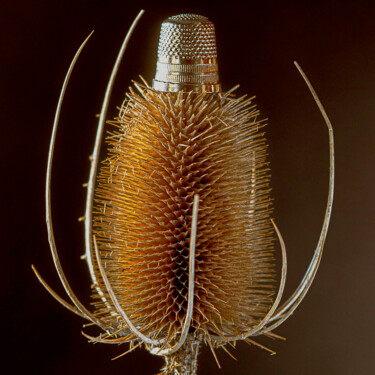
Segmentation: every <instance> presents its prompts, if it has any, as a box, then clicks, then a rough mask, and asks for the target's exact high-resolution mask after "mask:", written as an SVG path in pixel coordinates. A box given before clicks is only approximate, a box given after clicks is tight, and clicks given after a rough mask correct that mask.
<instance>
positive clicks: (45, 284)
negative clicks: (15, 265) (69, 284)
mask: <svg viewBox="0 0 375 375" xmlns="http://www.w3.org/2000/svg"><path fill="white" fill-rule="evenodd" d="M31 268H32V270H33V271H34V273H35V276H36V277H37V279H38V280H39V282H40V283H41V284H42V285H43V286H44V287H45V288H46V289H47V291H48V292H49V294H51V296H52V297H53V298H55V299H56V300H57V301H58V302H60V303H61V304H62V305H63V306H64V307H65V308H67V309H68V310H69V311H71V312H73V313H74V314H77V315H78V316H80V317H81V318H84V319H85V318H86V317H85V315H83V314H82V312H81V311H79V310H78V309H77V308H76V307H74V306H72V305H71V304H70V303H68V302H66V301H65V300H64V299H63V298H61V297H60V296H59V295H58V294H57V293H56V292H55V291H54V290H53V289H52V288H51V287H50V286H49V285H48V284H47V282H46V281H45V280H44V279H43V278H42V276H40V274H39V272H38V271H37V269H36V268H35V267H34V265H31Z"/></svg>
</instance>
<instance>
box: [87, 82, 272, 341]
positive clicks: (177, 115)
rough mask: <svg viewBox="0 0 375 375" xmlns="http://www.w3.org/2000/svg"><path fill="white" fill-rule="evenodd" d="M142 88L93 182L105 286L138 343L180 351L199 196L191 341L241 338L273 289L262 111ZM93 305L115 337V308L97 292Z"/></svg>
mask: <svg viewBox="0 0 375 375" xmlns="http://www.w3.org/2000/svg"><path fill="white" fill-rule="evenodd" d="M138 87H139V90H140V94H136V93H135V92H133V90H131V92H130V93H129V94H128V101H127V102H126V103H125V104H124V106H123V107H122V108H121V112H120V118H119V119H118V120H117V121H116V122H115V126H116V130H115V131H114V132H113V133H112V134H111V136H110V137H109V138H108V140H107V141H108V143H109V145H110V150H109V156H108V158H107V159H106V160H105V161H104V162H103V165H102V168H101V171H100V175H99V177H98V189H97V192H96V212H95V216H94V230H95V235H96V237H97V240H98V245H99V249H100V254H101V258H102V262H103V264H104V265H105V270H106V273H107V276H108V279H109V280H110V283H111V285H112V288H113V290H114V292H115V294H116V296H117V299H118V301H119V302H120V305H121V306H122V308H123V310H125V311H126V313H127V314H128V316H129V318H130V319H131V321H132V322H133V324H134V325H135V326H136V327H138V329H140V331H141V332H142V333H144V334H145V335H147V336H149V337H152V338H163V337H168V339H167V341H168V343H171V344H172V343H173V342H175V341H176V340H177V339H178V334H179V333H181V328H182V325H183V322H184V318H185V315H186V309H187V296H188V272H189V269H188V268H189V267H188V265H189V261H188V258H189V238H190V229H191V215H192V204H193V196H194V195H195V194H199V196H200V207H199V213H198V229H197V242H196V259H195V269H196V270H195V294H194V310H193V319H192V324H191V332H195V333H196V334H198V335H204V336H205V337H206V338H209V337H210V335H219V336H221V335H225V336H228V335H230V336H232V335H238V334H240V333H242V332H244V331H246V330H248V329H249V327H251V326H253V325H254V324H255V323H256V322H258V321H259V320H260V319H261V318H262V317H264V315H265V314H266V313H267V311H268V310H269V308H270V306H271V304H272V296H273V287H274V259H273V250H272V249H273V246H272V242H273V238H272V229H271V226H270V225H271V224H270V220H269V215H270V212H271V199H270V196H269V192H270V187H269V170H268V163H267V160H266V159H267V158H266V156H267V155H266V144H265V140H264V137H263V133H260V132H259V128H261V127H262V126H261V124H260V122H259V121H258V120H257V117H258V114H259V113H258V111H257V110H256V108H255V106H254V105H252V104H251V101H250V100H249V99H247V100H246V99H245V98H240V99H234V98H232V97H229V96H225V95H220V94H207V93H193V92H190V93H183V92H179V93H163V92H158V91H155V90H153V89H151V88H149V87H143V86H142V87H141V86H138ZM97 274H98V275H97V277H98V279H99V286H100V289H101V290H105V287H104V286H103V283H102V281H101V278H100V276H99V272H97ZM94 300H95V305H96V309H97V310H96V314H97V315H98V316H100V317H102V318H103V319H104V320H105V321H106V322H107V323H108V324H109V325H110V326H111V327H113V328H116V327H118V326H119V323H118V320H119V317H118V315H117V313H116V312H115V309H114V308H113V307H112V306H111V304H110V303H109V302H106V301H105V300H104V299H103V298H102V296H100V295H99V294H98V293H97V292H95V293H94ZM107 300H108V301H109V298H107Z"/></svg>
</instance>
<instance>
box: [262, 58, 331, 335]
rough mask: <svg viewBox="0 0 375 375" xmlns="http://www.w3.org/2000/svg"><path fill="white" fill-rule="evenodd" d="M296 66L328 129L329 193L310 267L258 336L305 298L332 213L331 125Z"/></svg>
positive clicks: (278, 322) (317, 264) (319, 257)
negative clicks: (269, 323) (270, 322)
mask: <svg viewBox="0 0 375 375" xmlns="http://www.w3.org/2000/svg"><path fill="white" fill-rule="evenodd" d="M294 64H295V65H296V67H297V69H298V71H299V72H300V74H301V76H302V78H303V79H304V81H305V82H306V84H307V86H308V88H309V90H310V92H311V94H312V96H313V98H314V100H315V102H316V104H317V105H318V108H319V110H320V112H321V114H322V116H323V118H324V121H325V123H326V125H327V128H328V136H329V157H330V173H329V192H328V200H327V207H326V212H325V216H324V221H323V227H322V230H321V233H320V236H319V241H318V245H317V247H316V249H315V252H314V256H313V258H312V260H311V262H310V265H309V267H308V270H307V272H306V274H305V275H304V277H303V279H302V281H301V283H300V284H299V286H298V288H297V289H296V290H295V292H294V293H293V294H292V296H291V297H290V298H289V299H288V300H287V301H286V302H285V303H284V304H283V305H282V306H281V307H280V308H279V309H278V310H277V312H276V314H275V315H274V317H273V318H272V319H271V321H276V322H275V323H274V324H272V325H270V326H268V327H266V329H264V330H262V331H261V332H260V334H263V333H266V332H268V331H271V330H273V329H275V328H276V327H278V326H279V325H280V324H281V323H283V322H284V321H285V320H286V319H288V318H289V317H290V315H291V314H293V312H294V310H295V309H296V308H297V306H298V305H299V304H300V303H301V301H302V300H303V298H304V297H305V295H306V293H307V291H308V290H309V288H310V286H311V284H312V282H313V280H314V277H315V275H316V272H317V270H318V267H319V263H320V260H321V257H322V253H323V246H324V242H325V240H326V237H327V232H328V226H329V221H330V218H331V212H332V204H333V193H334V177H335V156H334V155H335V153H334V139H333V128H332V125H331V122H330V120H329V118H328V116H327V113H326V111H325V110H324V107H323V105H322V103H321V101H320V100H319V98H318V95H317V94H316V92H315V90H314V88H313V87H312V85H311V83H310V81H309V80H308V78H307V77H306V75H305V73H304V72H303V70H302V69H301V67H300V66H299V65H298V64H297V62H294Z"/></svg>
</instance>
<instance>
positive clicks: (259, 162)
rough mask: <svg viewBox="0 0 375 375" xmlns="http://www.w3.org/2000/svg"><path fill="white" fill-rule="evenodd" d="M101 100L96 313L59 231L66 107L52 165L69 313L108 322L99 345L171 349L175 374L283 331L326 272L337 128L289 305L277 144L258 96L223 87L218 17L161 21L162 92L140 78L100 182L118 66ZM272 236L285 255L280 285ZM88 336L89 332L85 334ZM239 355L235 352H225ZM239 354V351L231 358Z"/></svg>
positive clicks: (91, 209)
mask: <svg viewBox="0 0 375 375" xmlns="http://www.w3.org/2000/svg"><path fill="white" fill-rule="evenodd" d="M141 14H142V12H141V13H140V14H139V15H138V17H137V18H136V20H135V21H134V23H133V25H132V27H131V28H130V30H129V32H128V35H127V37H126V38H125V42H124V44H123V47H122V49H121V51H120V53H119V57H118V60H117V61H116V64H115V67H114V70H113V73H112V76H111V79H110V81H109V84H108V89H107V92H106V95H105V98H104V101H103V108H102V111H101V115H100V119H99V125H98V132H97V138H96V143H95V148H94V152H93V158H92V167H91V172H90V180H89V183H88V195H87V209H86V214H85V232H86V258H87V261H88V265H89V269H90V274H91V277H92V281H93V296H92V297H93V301H94V306H95V310H94V312H90V311H88V310H87V309H86V308H85V307H84V306H83V305H82V304H81V303H80V302H79V300H78V298H77V297H76V296H75V294H74V293H73V291H72V289H71V287H70V286H69V284H68V282H67V280H66V278H65V275H64V272H63V270H62V268H61V265H60V262H59V258H58V254H57V250H56V246H55V241H54V236H53V228H52V219H51V207H50V180H51V179H50V175H51V165H52V155H53V147H54V140H55V134H56V129H57V124H58V118H59V112H60V108H61V102H62V98H63V95H64V91H65V88H66V85H67V81H68V78H69V76H70V73H71V70H72V68H73V66H74V63H75V61H76V59H77V57H78V55H79V52H80V50H81V49H82V48H83V46H84V44H85V43H86V41H85V42H84V44H83V45H82V46H81V48H80V50H79V51H78V52H77V55H76V57H75V58H74V60H73V63H72V65H71V67H70V69H69V71H68V74H67V79H66V81H65V82H64V86H63V89H62V94H61V98H60V101H59V105H58V110H57V112H56V118H55V123H54V130H53V135H52V140H51V148H50V155H49V163H48V169H47V188H46V202H47V227H48V232H49V240H50V244H51V251H52V255H53V259H54V262H55V266H56V268H57V271H58V274H59V276H60V279H61V281H62V283H63V285H64V287H65V289H66V291H67V293H68V295H69V297H70V298H71V300H72V302H73V305H71V304H70V303H68V302H66V301H65V300H63V299H62V298H61V297H59V296H58V295H57V294H56V293H55V292H53V290H52V289H51V288H50V287H49V286H48V285H47V284H46V283H45V282H44V280H43V279H42V278H41V277H40V276H39V274H38V273H37V272H36V270H35V269H34V271H35V272H36V273H37V276H38V278H39V279H40V281H41V282H42V283H43V285H44V286H45V287H46V288H47V289H48V290H49V292H50V293H51V294H52V295H53V296H54V297H55V298H56V299H58V300H59V302H61V303H62V304H63V305H64V306H65V307H67V308H68V309H70V310H71V311H73V312H75V313H76V314H78V315H80V316H82V317H83V318H85V319H88V320H89V321H91V322H92V323H94V324H96V325H97V326H99V327H101V328H102V329H103V330H104V331H105V332H106V334H105V335H104V336H103V335H100V336H99V337H97V338H94V337H90V336H88V337H90V339H91V340H92V341H97V342H108V343H130V349H131V350H132V349H134V348H135V347H137V346H140V345H144V346H145V347H146V348H147V349H148V350H149V351H150V352H151V353H152V354H155V355H160V356H164V357H165V359H166V365H165V367H164V368H163V373H164V374H195V373H196V371H197V355H198V349H199V345H200V344H201V343H205V344H207V345H209V346H210V348H211V349H212V352H213V354H214V356H215V358H216V354H215V348H218V347H221V348H223V349H224V350H225V351H227V348H226V344H231V343H232V342H235V341H237V340H247V341H248V342H251V343H254V344H256V342H254V341H252V340H251V339H250V337H251V336H257V335H262V334H265V335H268V336H273V337H278V336H277V335H275V334H274V333H272V330H273V329H274V328H276V327H277V326H278V325H279V324H281V323H282V322H283V321H285V320H286V319H287V318H288V317H289V316H290V315H291V314H292V313H293V311H294V310H295V309H296V307H297V306H298V304H299V303H300V302H301V300H302V299H303V297H304V296H305V294H306V292H307V290H308V288H309V287H310V285H311V283H312V280H313V278H314V276H315V274H316V271H317V268H318V266H319V262H320V258H321V254H322V250H323V244H324V240H325V236H326V234H327V230H328V223H329V218H330V212H331V206H332V199H333V135H332V127H331V125H330V122H329V120H328V118H327V116H326V114H325V112H324V109H323V108H322V106H321V104H320V101H319V99H318V98H317V97H316V94H315V92H314V91H313V89H312V87H311V85H310V84H309V82H308V80H307V78H306V77H305V75H304V74H303V72H302V71H301V70H300V68H299V66H298V65H297V67H298V69H299V70H300V72H301V74H302V76H303V77H304V79H305V80H306V82H307V84H308V86H309V88H310V90H311V92H312V94H313V96H314V98H315V100H316V102H317V104H318V106H319V108H320V110H321V112H322V114H323V116H324V118H325V120H326V123H327V126H328V129H329V136H330V151H331V153H330V156H331V164H330V167H331V174H330V190H329V197H328V204H327V211H326V216H325V218H324V223H323V228H322V233H321V236H320V239H319V243H318V246H317V249H316V251H315V253H314V256H313V259H312V261H311V264H310V266H309V269H308V271H307V272H306V275H305V276H304V278H303V280H302V281H301V283H300V285H299V286H298V288H297V290H296V291H295V292H294V293H293V294H292V296H291V297H290V298H289V299H288V300H286V302H285V303H284V304H283V305H282V306H281V307H278V305H279V302H280V300H281V296H282V293H283V289H284V284H285V278H286V251H285V246H284V243H283V240H282V238H281V235H280V233H279V231H278V229H277V227H276V225H275V224H274V222H273V220H272V219H271V217H270V215H271V212H272V205H271V198H270V174H269V163H268V161H267V143H266V140H265V136H264V132H263V127H264V122H263V121H261V120H259V119H258V117H259V111H258V110H257V109H256V107H255V105H254V104H253V102H252V100H253V98H246V97H245V96H244V97H239V98H236V97H235V96H234V95H233V94H232V92H233V90H230V91H229V92H226V93H225V92H222V91H221V90H220V84H219V80H218V71H217V54H216V42H215V34H214V27H213V24H212V23H211V22H210V21H209V20H208V19H207V18H205V17H202V16H198V15H192V14H183V15H179V16H174V17H170V18H169V19H167V20H166V21H165V22H164V23H163V25H162V30H161V35H160V41H159V49H158V63H157V70H156V76H155V79H154V81H153V87H150V86H149V85H148V84H147V83H146V82H145V81H143V83H142V84H140V83H135V84H134V86H135V90H134V89H132V88H130V90H129V93H128V94H127V98H126V100H125V101H124V103H123V105H122V106H121V110H120V114H119V117H118V118H116V119H115V120H114V121H112V122H111V125H112V126H113V128H112V129H113V130H112V131H111V132H110V134H109V137H108V138H107V144H108V147H109V149H108V156H107V158H106V160H105V161H104V162H103V163H102V165H101V168H100V171H99V173H98V176H97V178H96V174H97V165H98V155H99V147H100V143H101V137H102V132H103V127H104V123H105V118H106V111H107V107H108V99H109V96H110V92H111V89H112V86H113V81H114V77H115V75H116V72H117V70H118V65H119V62H120V60H121V58H122V54H123V51H124V49H125V47H126V45H127V42H128V40H129V37H130V35H131V32H132V31H133V29H134V27H135V24H136V23H137V21H138V19H139V17H140V16H141ZM274 234H276V235H277V237H278V239H279V241H280V244H281V251H282V258H283V267H282V271H281V280H280V283H279V287H278V291H277V292H276V291H275V287H276V272H275V269H274V248H275V243H274V237H275V236H274ZM86 336H87V335H86ZM227 352H228V351H227ZM228 353H229V352H228Z"/></svg>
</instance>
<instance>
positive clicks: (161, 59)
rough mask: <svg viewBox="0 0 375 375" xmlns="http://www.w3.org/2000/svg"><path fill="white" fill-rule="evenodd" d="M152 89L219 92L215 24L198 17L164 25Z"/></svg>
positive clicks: (174, 19)
mask: <svg viewBox="0 0 375 375" xmlns="http://www.w3.org/2000/svg"><path fill="white" fill-rule="evenodd" d="M153 87H154V88H155V89H156V90H159V91H198V92H218V91H220V84H219V73H218V65H217V50H216V39H215V27H214V24H213V23H212V22H211V21H209V20H208V19H207V18H206V17H203V16H199V15H197V14H180V15H178V16H173V17H169V18H168V19H167V20H165V21H164V22H163V23H162V25H161V30H160V38H159V46H158V61H157V65H156V74H155V78H154V80H153Z"/></svg>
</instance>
